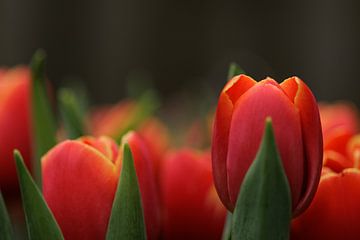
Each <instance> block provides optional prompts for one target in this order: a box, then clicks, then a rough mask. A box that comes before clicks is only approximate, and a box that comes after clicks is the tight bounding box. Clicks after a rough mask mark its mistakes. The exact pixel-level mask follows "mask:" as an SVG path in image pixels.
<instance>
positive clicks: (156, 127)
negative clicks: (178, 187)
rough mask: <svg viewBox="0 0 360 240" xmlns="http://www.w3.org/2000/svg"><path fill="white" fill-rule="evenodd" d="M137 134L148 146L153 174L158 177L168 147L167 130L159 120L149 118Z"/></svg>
mask: <svg viewBox="0 0 360 240" xmlns="http://www.w3.org/2000/svg"><path fill="white" fill-rule="evenodd" d="M138 133H139V134H140V135H141V136H142V137H143V138H144V140H145V141H146V143H147V144H148V146H149V152H150V154H151V158H152V163H153V168H154V172H155V175H156V176H158V175H159V172H160V171H161V167H162V163H163V159H164V157H165V154H166V152H167V151H168V149H169V145H170V140H169V132H168V129H167V128H166V126H165V125H164V124H163V123H162V122H161V121H160V120H159V119H157V118H155V117H151V118H148V119H146V120H145V121H144V122H143V123H142V124H141V125H140V126H139V128H138Z"/></svg>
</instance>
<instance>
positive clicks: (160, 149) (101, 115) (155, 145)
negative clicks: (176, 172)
mask: <svg viewBox="0 0 360 240" xmlns="http://www.w3.org/2000/svg"><path fill="white" fill-rule="evenodd" d="M137 107H138V106H137V103H136V102H135V101H131V100H123V101H121V102H119V103H118V104H116V105H114V106H107V107H102V108H99V109H97V110H96V111H95V112H94V114H93V116H92V120H91V122H92V123H91V125H92V133H93V134H94V135H95V136H102V135H106V136H111V137H113V138H118V137H119V136H120V135H121V134H122V133H124V132H125V131H126V130H129V129H128V128H129V127H131V128H135V130H136V131H137V132H138V133H139V134H140V135H141V136H142V137H143V139H144V140H145V141H146V143H147V145H148V146H149V152H150V155H151V160H152V164H153V168H154V172H155V174H156V175H158V172H159V168H160V167H161V162H162V159H163V157H164V154H165V152H166V151H167V150H168V147H169V133H168V129H167V128H166V126H165V125H164V124H163V123H162V122H161V121H160V120H159V119H157V118H156V117H148V118H146V119H141V121H139V122H137V123H136V124H135V125H134V121H138V120H139V119H136V116H135V115H136V111H139V109H136V108H137Z"/></svg>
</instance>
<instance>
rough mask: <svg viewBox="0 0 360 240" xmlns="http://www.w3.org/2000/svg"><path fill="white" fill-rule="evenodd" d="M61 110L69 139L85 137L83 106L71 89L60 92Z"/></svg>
mask: <svg viewBox="0 0 360 240" xmlns="http://www.w3.org/2000/svg"><path fill="white" fill-rule="evenodd" d="M58 97H59V99H58V101H59V108H60V112H61V117H62V120H63V123H64V127H65V131H66V133H67V137H68V138H70V139H76V138H79V137H81V136H83V135H85V124H84V119H83V113H82V110H81V106H80V104H79V102H78V99H77V98H76V95H75V93H74V92H73V91H72V90H71V89H67V88H62V89H60V90H59V92H58Z"/></svg>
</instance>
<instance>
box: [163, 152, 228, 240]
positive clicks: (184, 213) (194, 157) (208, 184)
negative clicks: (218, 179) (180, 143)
mask: <svg viewBox="0 0 360 240" xmlns="http://www.w3.org/2000/svg"><path fill="white" fill-rule="evenodd" d="M211 172H212V171H211V160H210V154H209V153H202V154H201V153H196V152H194V151H192V150H189V149H184V150H180V151H176V152H172V153H169V155H168V156H167V157H166V159H165V162H164V167H163V172H162V176H161V186H162V203H163V212H164V219H163V221H164V223H163V224H164V231H163V233H164V239H173V240H175V239H220V238H221V234H222V229H223V226H224V222H225V216H226V209H225V208H224V207H223V206H222V204H221V201H220V199H219V198H218V195H217V194H216V191H215V188H214V183H213V178H212V173H211Z"/></svg>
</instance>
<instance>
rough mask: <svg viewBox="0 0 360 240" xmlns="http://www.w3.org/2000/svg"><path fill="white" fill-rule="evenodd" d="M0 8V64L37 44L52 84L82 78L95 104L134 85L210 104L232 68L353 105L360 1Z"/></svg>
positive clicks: (359, 63) (11, 3) (10, 2)
mask: <svg viewBox="0 0 360 240" xmlns="http://www.w3.org/2000/svg"><path fill="white" fill-rule="evenodd" d="M0 4H1V5H0V29H1V30H0V65H6V66H13V65H15V64H19V63H23V64H26V63H28V62H29V60H30V58H31V55H32V54H33V53H34V51H35V50H36V49H37V48H39V47H41V48H43V49H45V50H46V51H47V54H48V64H47V71H48V76H49V78H50V79H51V81H53V82H54V83H55V85H56V86H60V85H62V84H64V82H66V81H70V80H71V79H81V80H83V81H84V82H85V83H86V85H87V86H88V89H89V92H90V96H91V98H92V100H93V102H94V103H113V102H116V101H117V100H118V99H120V98H121V97H123V96H125V95H126V93H127V90H126V82H129V81H133V80H134V79H142V80H141V81H142V82H143V83H144V84H145V83H146V84H145V85H146V86H152V87H154V88H156V89H158V91H159V94H160V96H161V98H162V99H163V100H164V102H165V103H167V102H170V103H171V102H174V101H177V100H179V99H187V101H190V100H189V99H191V101H192V100H193V99H197V98H199V99H202V100H203V101H204V99H210V100H209V101H214V99H216V98H217V95H218V93H219V91H220V90H221V88H222V86H223V84H224V82H225V80H226V79H225V78H226V74H227V68H228V65H229V63H230V62H231V61H235V62H237V63H238V64H239V65H240V66H241V67H242V68H243V69H244V70H245V71H246V72H247V73H248V74H250V75H251V76H253V77H254V78H256V79H258V80H260V79H262V78H264V77H265V76H271V77H273V78H275V79H276V80H277V81H282V80H283V79H285V78H287V77H289V76H292V75H297V76H299V77H301V78H302V79H303V80H304V81H305V82H307V83H308V84H309V85H310V87H311V88H312V89H313V91H314V92H315V95H316V96H317V98H318V99H319V100H327V101H333V100H337V99H348V100H351V101H354V102H355V103H356V104H357V105H358V106H359V105H360V94H359V86H360V85H359V79H358V78H359V76H360V47H359V46H360V2H359V1H334V0H321V1H296V2H295V1H278V0H273V1H259V0H254V1H211V0H207V1H189V0H182V1H168V0H167V1H165V0H155V1H146V0H119V1H109V0H105V1H85V0H80V1H74V0H71V1H70V0H62V1H46V0H43V1H26V0H0ZM204 96H210V98H207V97H204Z"/></svg>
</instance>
